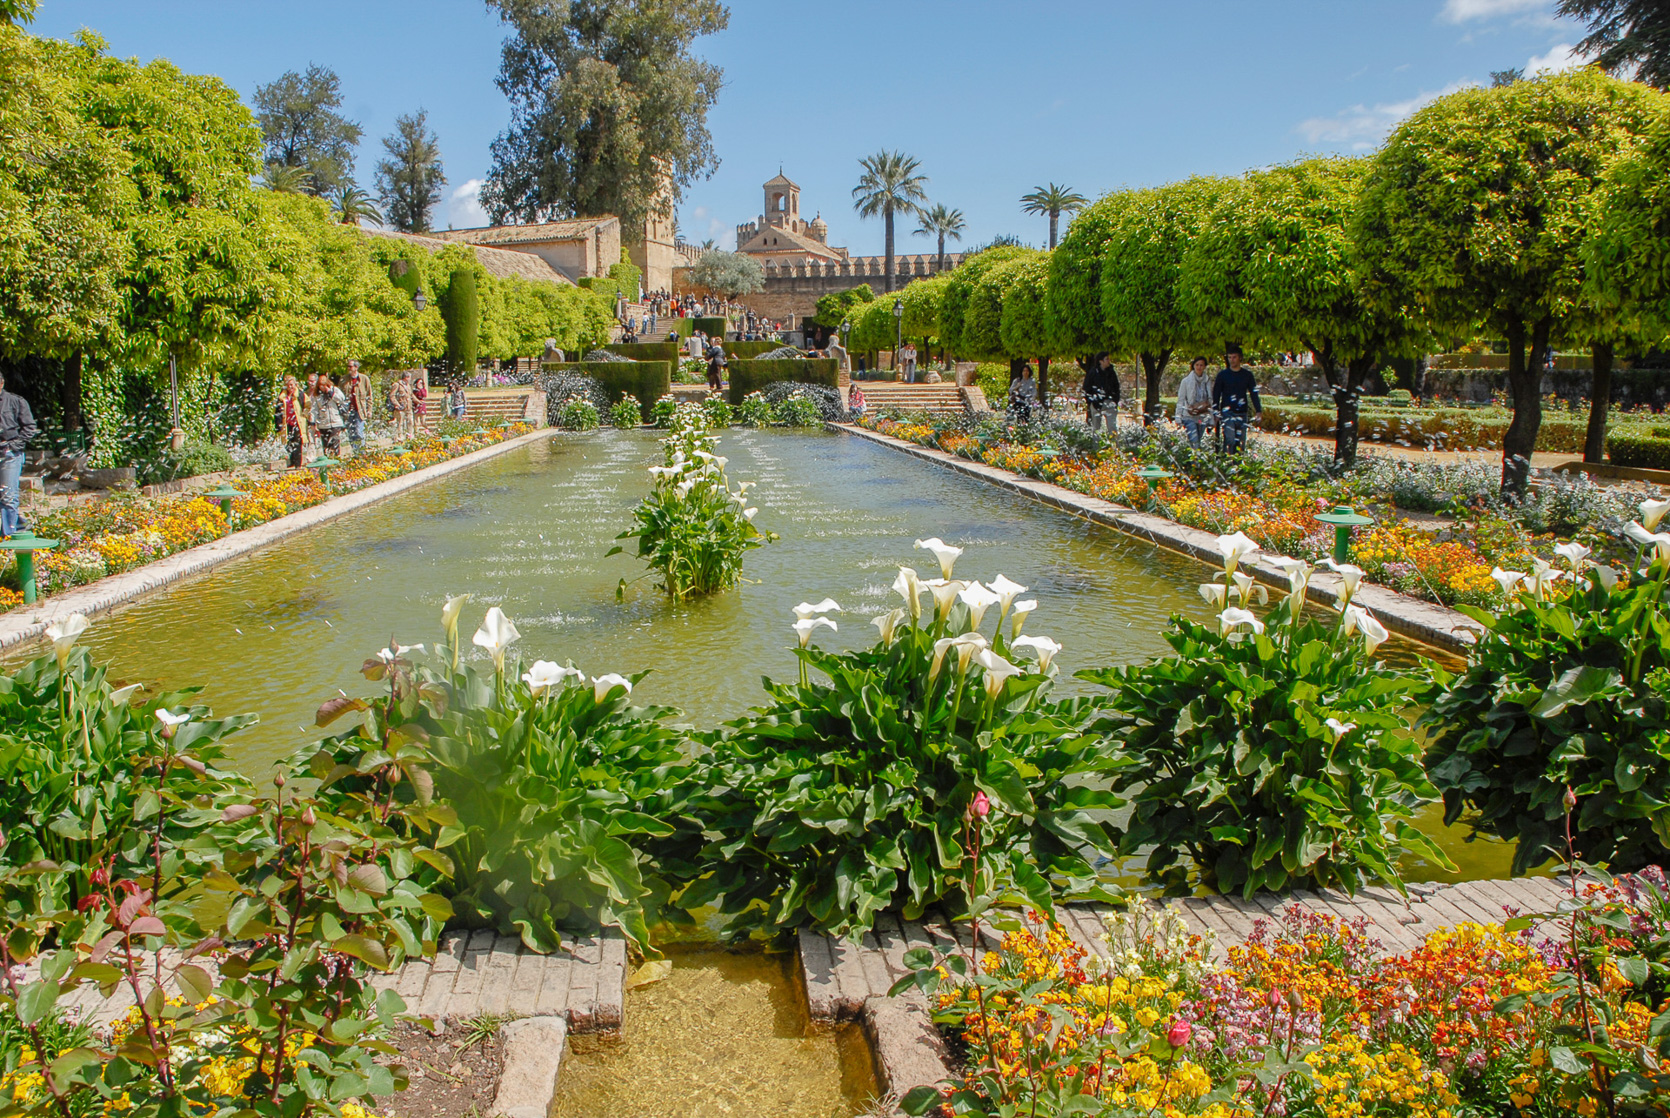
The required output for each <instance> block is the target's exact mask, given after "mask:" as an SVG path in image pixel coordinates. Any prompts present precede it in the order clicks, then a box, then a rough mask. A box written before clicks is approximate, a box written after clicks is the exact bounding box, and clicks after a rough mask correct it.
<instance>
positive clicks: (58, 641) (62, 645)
mask: <svg viewBox="0 0 1670 1118" xmlns="http://www.w3.org/2000/svg"><path fill="white" fill-rule="evenodd" d="M86 631H87V617H86V615H85V614H80V613H72V614H70V615H69V616H68V617H66V618H63V619H62V620H59V621H54V622H53V623H52V624H51V625H48V626H47V627H46V639H47V640H49V641H51V642H52V651H53V652H54V653H56V654H57V657H58V670H59V671H63V670H64V668H65V666H66V665H67V664H69V662H70V650H71V649H73V648H74V647H75V642H76V638H77V637H79V636H81V634H82V633H85V632H86Z"/></svg>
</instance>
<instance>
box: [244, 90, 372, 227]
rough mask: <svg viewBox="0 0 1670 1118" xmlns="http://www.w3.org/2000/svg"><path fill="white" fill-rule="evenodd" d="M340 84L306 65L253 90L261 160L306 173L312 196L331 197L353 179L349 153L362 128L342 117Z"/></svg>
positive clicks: (358, 140) (307, 187)
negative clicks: (261, 149) (300, 169)
mask: <svg viewBox="0 0 1670 1118" xmlns="http://www.w3.org/2000/svg"><path fill="white" fill-rule="evenodd" d="M341 107H342V79H341V78H339V77H337V75H336V71H335V70H332V69H331V68H330V67H329V66H320V65H318V64H316V63H314V64H309V66H308V67H307V72H306V73H297V72H296V71H294V70H290V71H288V72H286V73H284V74H283V75H281V76H280V77H279V78H278V79H277V80H275V81H271V82H268V83H267V84H266V85H261V86H256V87H255V114H256V119H257V120H258V121H259V122H260V124H261V135H262V138H263V141H264V152H263V154H264V158H265V161H266V162H268V163H276V164H278V165H279V166H281V167H300V168H302V169H303V170H305V171H306V172H307V182H306V184H305V187H304V188H305V189H306V190H307V191H308V192H309V193H311V194H317V195H321V196H323V195H326V194H334V193H335V192H336V191H338V190H340V189H341V188H342V187H344V186H346V185H347V184H349V183H351V182H352V181H353V178H354V149H355V148H356V147H358V146H359V142H360V135H361V129H360V126H359V125H358V124H356V123H355V122H354V121H351V120H349V119H348V118H347V117H345V116H343V115H342V114H341V113H340V112H338V111H337V110H339V109H340V108H341Z"/></svg>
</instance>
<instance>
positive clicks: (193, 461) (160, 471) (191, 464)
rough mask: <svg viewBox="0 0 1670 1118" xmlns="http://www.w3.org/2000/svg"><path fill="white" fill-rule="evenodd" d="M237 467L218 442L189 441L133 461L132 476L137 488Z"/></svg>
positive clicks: (227, 451) (165, 446) (230, 453)
mask: <svg viewBox="0 0 1670 1118" xmlns="http://www.w3.org/2000/svg"><path fill="white" fill-rule="evenodd" d="M237 464H238V463H237V461H236V460H235V459H234V458H233V457H232V452H231V451H229V450H227V449H226V448H225V447H223V446H221V445H219V444H218V443H201V442H188V443H186V444H185V445H184V446H182V447H181V448H180V449H179V450H175V449H173V448H172V447H170V446H167V445H164V446H163V447H162V449H161V450H160V451H158V452H157V454H156V456H155V457H152V458H145V459H141V460H139V461H137V462H135V463H134V466H135V469H134V476H135V478H136V479H137V480H138V482H139V484H140V485H154V484H156V483H157V482H159V481H176V480H178V479H180V478H187V477H199V476H201V475H203V474H218V473H222V472H224V471H226V470H230V469H234V468H235V467H236V466H237Z"/></svg>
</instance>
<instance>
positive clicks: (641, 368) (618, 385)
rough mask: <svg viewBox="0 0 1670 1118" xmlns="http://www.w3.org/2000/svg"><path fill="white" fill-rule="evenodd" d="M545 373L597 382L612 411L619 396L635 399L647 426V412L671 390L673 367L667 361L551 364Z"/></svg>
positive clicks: (556, 362)
mask: <svg viewBox="0 0 1670 1118" xmlns="http://www.w3.org/2000/svg"><path fill="white" fill-rule="evenodd" d="M544 369H545V371H546V372H548V373H552V372H559V371H560V372H568V373H579V374H581V375H582V376H588V377H591V378H592V379H594V380H596V381H597V383H598V384H599V385H601V386H602V388H603V391H604V393H605V394H606V395H607V396H608V397H609V404H610V406H611V407H612V406H613V405H615V404H616V403H619V402H620V399H621V397H622V396H627V395H632V396H636V397H637V398H638V410H639V411H641V412H643V414H644V422H645V423H648V422H649V409H651V408H653V407H654V406H655V401H657V400H659V399H661V397H663V396H665V395H666V394H667V393H668V392H670V391H672V387H673V366H672V363H671V362H669V361H551V362H548V363H547V364H546V365H545V366H544Z"/></svg>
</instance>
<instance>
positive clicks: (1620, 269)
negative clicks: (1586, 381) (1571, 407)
mask: <svg viewBox="0 0 1670 1118" xmlns="http://www.w3.org/2000/svg"><path fill="white" fill-rule="evenodd" d="M1667 176H1670V118H1667V117H1665V116H1664V115H1661V116H1660V118H1659V119H1658V121H1657V122H1656V123H1655V124H1654V126H1653V128H1652V130H1651V132H1650V134H1649V136H1648V138H1647V140H1646V142H1645V143H1644V144H1643V145H1642V146H1641V148H1640V149H1639V150H1637V151H1636V152H1635V153H1634V154H1632V155H1629V156H1626V157H1624V158H1622V159H1620V160H1618V162H1617V163H1615V164H1613V165H1612V167H1611V169H1610V170H1609V171H1608V172H1607V175H1606V181H1605V184H1604V185H1603V187H1602V190H1601V194H1600V199H1599V202H1600V205H1599V215H1598V219H1597V221H1596V223H1595V225H1594V228H1593V229H1592V231H1591V234H1590V236H1589V237H1588V238H1587V239H1586V240H1585V242H1584V246H1583V271H1584V284H1583V309H1584V310H1585V311H1586V312H1587V314H1586V316H1585V317H1587V318H1588V319H1589V320H1590V321H1589V322H1587V323H1586V324H1585V325H1586V327H1587V329H1585V330H1582V331H1580V332H1581V333H1584V334H1587V335H1588V340H1589V346H1590V352H1591V354H1592V355H1593V358H1594V377H1593V382H1592V383H1591V385H1590V389H1589V428H1588V431H1587V432H1586V433H1585V435H1584V439H1583V460H1584V461H1585V462H1599V461H1601V460H1602V458H1603V457H1604V456H1605V454H1606V419H1607V409H1608V406H1609V405H1610V403H1611V400H1612V359H1613V354H1614V351H1615V349H1616V348H1617V344H1618V343H1619V342H1620V341H1625V340H1628V341H1629V342H1630V343H1631V344H1632V346H1633V347H1634V348H1637V349H1649V348H1652V347H1653V346H1655V345H1657V344H1659V343H1660V342H1662V341H1663V340H1664V339H1665V338H1666V337H1667V336H1670V178H1667ZM1570 332H1573V331H1568V333H1570Z"/></svg>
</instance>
